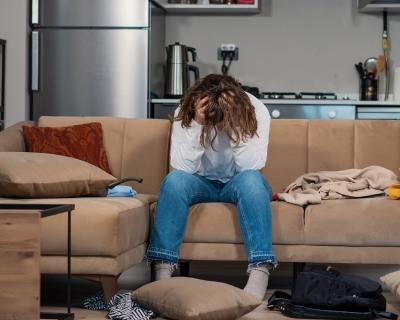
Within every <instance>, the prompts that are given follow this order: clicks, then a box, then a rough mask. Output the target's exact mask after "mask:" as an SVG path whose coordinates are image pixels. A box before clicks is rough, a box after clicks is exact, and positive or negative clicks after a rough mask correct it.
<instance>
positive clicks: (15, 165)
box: [0, 152, 117, 198]
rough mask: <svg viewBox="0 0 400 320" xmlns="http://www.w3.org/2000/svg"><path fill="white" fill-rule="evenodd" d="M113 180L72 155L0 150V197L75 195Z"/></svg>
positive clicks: (64, 196) (80, 194)
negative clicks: (71, 156) (70, 156)
mask: <svg viewBox="0 0 400 320" xmlns="http://www.w3.org/2000/svg"><path fill="white" fill-rule="evenodd" d="M116 180H117V179H116V178H115V177H113V176H112V175H110V174H108V173H106V172H104V171H103V170H101V169H100V168H98V167H96V166H94V165H91V164H90V163H87V162H84V161H81V160H77V159H74V158H69V157H64V156H59V155H53V154H45V153H32V152H0V197H17V198H67V197H77V196H82V195H86V194H89V193H91V192H93V191H97V190H99V189H102V188H105V187H107V186H108V185H109V184H110V183H111V182H114V181H116Z"/></svg>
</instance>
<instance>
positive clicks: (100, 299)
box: [83, 291, 156, 320]
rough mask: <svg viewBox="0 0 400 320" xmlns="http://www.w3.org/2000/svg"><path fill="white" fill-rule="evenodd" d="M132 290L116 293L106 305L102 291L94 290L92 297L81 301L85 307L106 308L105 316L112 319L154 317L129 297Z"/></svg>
mask: <svg viewBox="0 0 400 320" xmlns="http://www.w3.org/2000/svg"><path fill="white" fill-rule="evenodd" d="M131 294H132V292H127V293H117V294H116V295H115V296H114V297H112V298H111V300H110V302H109V303H108V304H107V305H106V301H105V298H104V294H103V292H102V291H99V292H96V294H95V295H94V296H93V297H90V298H88V299H86V300H85V302H84V303H83V304H84V306H85V308H86V309H90V310H108V311H109V312H108V314H107V317H108V318H109V319H112V320H149V319H151V318H155V317H156V314H155V313H154V312H153V311H151V310H147V309H145V308H143V307H141V306H140V305H138V304H137V303H135V302H133V301H132V299H131Z"/></svg>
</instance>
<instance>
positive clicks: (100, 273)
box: [0, 117, 400, 298]
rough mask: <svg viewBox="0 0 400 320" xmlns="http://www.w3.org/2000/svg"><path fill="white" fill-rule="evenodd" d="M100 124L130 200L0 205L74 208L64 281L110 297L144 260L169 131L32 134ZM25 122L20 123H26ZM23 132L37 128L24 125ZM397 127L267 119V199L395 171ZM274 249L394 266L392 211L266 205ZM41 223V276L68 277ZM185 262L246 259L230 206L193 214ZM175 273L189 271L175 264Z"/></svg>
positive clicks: (1, 136) (335, 204)
mask: <svg viewBox="0 0 400 320" xmlns="http://www.w3.org/2000/svg"><path fill="white" fill-rule="evenodd" d="M93 121H99V122H101V123H102V126H103V132H104V144H105V148H106V150H107V154H108V157H109V162H110V168H111V171H112V172H113V175H114V176H115V177H117V178H124V177H129V176H137V177H141V178H143V179H144V182H143V184H137V183H132V184H130V185H131V186H132V187H133V188H134V189H135V190H137V191H138V195H137V196H136V197H135V198H85V197H79V198H70V199H40V200H36V199H34V200H27V199H6V198H2V199H0V203H16V202H17V203H18V202H24V203H74V204H75V205H76V209H75V211H74V212H73V215H72V274H73V275H78V276H80V277H83V278H86V279H89V280H94V281H100V282H101V283H102V285H103V289H104V291H105V293H106V297H108V298H110V297H111V296H112V295H113V294H114V293H115V292H116V289H117V279H118V277H119V275H120V274H121V273H122V272H123V271H125V270H127V269H128V268H130V267H132V266H133V265H135V264H137V263H139V262H140V261H142V259H143V257H144V253H145V249H146V247H147V240H148V236H149V232H150V231H151V220H152V219H151V218H150V217H151V216H152V215H153V214H154V211H155V207H156V200H157V198H156V195H157V193H158V190H159V187H160V184H161V182H162V180H163V178H164V177H165V176H166V174H167V173H168V171H169V170H170V169H171V168H170V167H169V157H168V150H169V140H170V131H171V123H170V121H169V120H157V119H122V118H98V117H96V118H93V117H42V118H40V119H39V125H40V126H68V125H72V124H81V123H87V122H93ZM25 124H26V122H25ZM29 124H30V125H36V124H35V123H32V122H29ZM21 125H22V123H19V124H16V125H14V126H12V127H10V128H8V129H6V130H5V131H3V132H1V133H0V151H3V152H6V151H20V152H24V151H26V149H25V144H24V139H23V135H22V131H21ZM398 137H400V122H398V121H389V120H387V121H367V120H272V123H271V133H270V145H269V151H268V160H267V165H266V167H265V168H264V169H263V170H262V173H263V175H264V176H265V177H266V178H267V179H268V181H269V182H270V184H271V186H272V188H273V192H274V193H276V192H279V191H281V190H283V189H284V188H285V187H286V186H287V185H289V184H290V183H291V182H293V181H294V180H295V179H296V178H297V177H298V176H300V175H303V174H305V173H310V172H318V171H322V170H332V171H333V170H335V171H336V170H344V169H349V168H364V167H367V166H371V165H378V166H383V167H385V168H388V169H390V170H392V171H394V172H396V173H398V169H399V166H400V143H399V141H398V139H399V138H398ZM271 205H272V212H273V236H272V241H273V245H274V250H275V253H276V256H277V260H278V262H293V263H294V271H295V274H296V273H297V272H298V271H299V268H300V267H301V266H302V264H303V263H357V264H399V263H400V233H399V230H400V205H399V202H396V201H394V200H390V199H389V198H385V197H379V198H363V199H345V200H328V201H323V203H322V204H318V205H309V206H307V207H305V208H303V207H300V206H296V205H292V204H288V203H286V202H273V203H272V204H271ZM46 219H47V220H45V221H43V229H42V230H43V231H42V233H43V235H42V261H41V271H42V273H53V274H58V273H66V258H65V255H66V248H65V241H66V238H65V237H66V236H61V234H62V230H64V229H65V228H66V222H65V219H64V220H63V217H62V216H60V217H57V216H54V217H51V218H46ZM180 258H181V259H182V260H183V261H191V260H214V261H215V260H226V261H247V255H246V251H245V247H244V244H243V240H242V237H241V234H240V230H239V225H238V221H237V218H236V208H235V206H234V205H232V204H224V203H207V204H198V205H195V206H193V207H192V209H191V212H190V218H189V222H188V226H187V231H186V233H185V237H184V241H183V244H182V247H181V251H180ZM181 269H182V270H183V275H185V274H186V275H187V274H188V264H187V263H185V264H184V265H182V268H181Z"/></svg>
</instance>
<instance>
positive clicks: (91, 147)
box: [22, 122, 111, 174]
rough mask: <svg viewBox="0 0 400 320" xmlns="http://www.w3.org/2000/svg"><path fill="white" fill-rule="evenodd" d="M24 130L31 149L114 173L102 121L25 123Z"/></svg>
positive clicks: (30, 150) (31, 150)
mask: <svg viewBox="0 0 400 320" xmlns="http://www.w3.org/2000/svg"><path fill="white" fill-rule="evenodd" d="M22 130H23V131H24V137H25V141H26V144H27V146H28V150H29V152H39V153H50V154H57V155H61V156H66V157H71V158H75V159H79V160H82V161H85V162H88V163H90V164H92V165H94V166H96V167H99V168H100V169H102V170H104V171H105V172H107V173H109V174H111V170H110V168H109V166H108V158H107V153H106V150H105V149H104V146H103V130H102V127H101V123H99V122H92V123H85V124H80V125H75V126H69V127H61V128H60V127H29V126H23V127H22Z"/></svg>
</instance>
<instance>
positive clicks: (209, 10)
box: [151, 0, 261, 14]
mask: <svg viewBox="0 0 400 320" xmlns="http://www.w3.org/2000/svg"><path fill="white" fill-rule="evenodd" d="M151 2H152V3H153V4H154V5H156V6H160V7H162V8H163V9H164V10H165V11H166V12H167V13H193V14H197V13H202V14H216V13H217V14H221V13H223V14H240V13H244V14H248V13H260V12H261V0H254V4H203V0H197V2H198V3H197V4H175V3H168V0H152V1H151Z"/></svg>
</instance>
